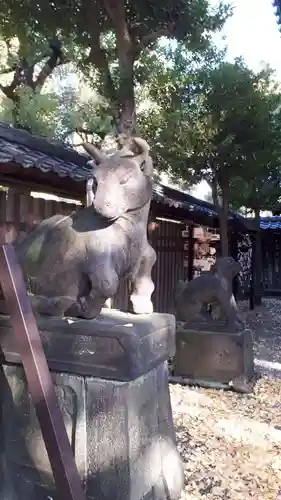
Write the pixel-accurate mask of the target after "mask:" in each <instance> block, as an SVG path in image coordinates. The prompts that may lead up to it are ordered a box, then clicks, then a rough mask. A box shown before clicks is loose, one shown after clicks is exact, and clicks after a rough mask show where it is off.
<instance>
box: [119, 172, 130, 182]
mask: <svg viewBox="0 0 281 500" xmlns="http://www.w3.org/2000/svg"><path fill="white" fill-rule="evenodd" d="M130 177H131V172H127V173H126V174H125V175H123V177H122V178H121V179H120V184H126V182H128V180H129V179H130Z"/></svg>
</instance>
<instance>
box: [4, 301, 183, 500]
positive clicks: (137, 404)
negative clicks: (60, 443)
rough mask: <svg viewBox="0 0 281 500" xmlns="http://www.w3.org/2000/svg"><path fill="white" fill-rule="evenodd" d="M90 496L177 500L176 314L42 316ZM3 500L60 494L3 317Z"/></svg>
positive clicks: (67, 421)
mask: <svg viewBox="0 0 281 500" xmlns="http://www.w3.org/2000/svg"><path fill="white" fill-rule="evenodd" d="M37 321H38V328H39V330H40V332H41V337H42V340H43V345H44V350H45V353H46V356H47V360H48V364H49V367H50V370H51V372H52V376H53V380H54V384H55V389H56V392H57V396H58V400H59V405H60V407H61V409H62V413H63V418H64V421H65V424H66V429H67V432H68V436H69V439H70V442H71V445H72V449H73V453H74V456H75V460H76V463H77V467H78V471H79V474H80V476H81V479H82V480H83V481H84V484H85V490H86V492H87V498H88V499H89V500H112V499H114V500H168V499H169V500H177V499H178V498H179V497H180V494H181V489H182V486H183V469H182V464H181V460H180V457H179V454H178V451H177V449H176V444H175V432H174V428H173V420H172V411H171V403H170V394H169V386H168V371H167V359H168V357H171V356H173V355H174V351H175V349H174V347H175V340H174V339H175V337H174V334H175V318H174V316H172V315H168V314H151V315H145V316H135V315H131V314H125V313H120V312H117V311H112V310H108V311H106V310H104V311H103V312H102V314H101V316H100V317H98V318H97V319H95V320H90V321H86V320H78V319H73V320H69V321H68V320H66V319H65V320H62V319H58V318H43V317H41V318H38V319H37ZM0 338H1V348H2V356H1V361H2V373H1V390H0V395H1V407H2V419H1V426H0V432H1V441H0V443H1V461H0V498H1V499H3V500H6V499H7V500H8V499H9V500H43V499H44V500H46V499H47V498H48V499H52V500H59V499H58V497H57V495H56V491H55V487H54V481H53V475H52V472H51V468H50V464H49V460H48V457H47V454H46V450H45V446H44V442H43V440H42V436H41V431H40V429H39V426H38V422H37V418H36V415H35V411H34V408H33V406H32V404H31V401H30V397H29V395H28V391H27V386H26V381H25V376H24V373H23V369H22V367H21V364H20V359H19V355H18V353H17V349H16V346H15V343H14V338H13V332H12V330H11V327H10V323H9V318H8V317H7V316H0Z"/></svg>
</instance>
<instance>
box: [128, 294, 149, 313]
mask: <svg viewBox="0 0 281 500" xmlns="http://www.w3.org/2000/svg"><path fill="white" fill-rule="evenodd" d="M131 302H132V306H133V311H134V313H135V314H151V313H153V304H152V302H151V300H150V299H148V298H147V297H145V296H142V295H131Z"/></svg>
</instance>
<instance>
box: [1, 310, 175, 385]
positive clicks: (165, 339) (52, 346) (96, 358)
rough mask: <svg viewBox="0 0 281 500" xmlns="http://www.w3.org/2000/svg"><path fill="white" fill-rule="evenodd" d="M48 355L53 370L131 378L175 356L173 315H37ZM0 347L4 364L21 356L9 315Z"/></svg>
mask: <svg viewBox="0 0 281 500" xmlns="http://www.w3.org/2000/svg"><path fill="white" fill-rule="evenodd" d="M37 325H38V329H39V331H40V333H41V338H42V341H43V346H44V350H45V354H46V356H47V358H48V363H49V366H50V368H51V369H52V370H55V371H56V370H59V371H64V372H67V373H75V374H77V373H78V374H79V375H91V376H95V377H103V378H109V379H117V380H132V379H133V378H136V377H138V376H140V375H142V374H143V373H146V372H148V371H149V370H151V368H152V367H154V366H155V364H156V363H160V362H163V361H165V360H166V359H167V357H168V356H169V357H171V356H173V355H174V352H175V334H174V332H175V318H174V316H172V315H171V314H157V313H154V314H148V315H146V314H144V315H135V314H129V313H122V312H120V311H115V310H112V309H104V310H103V311H102V314H101V315H100V316H98V317H97V318H95V319H93V320H83V319H82V320H81V319H75V318H73V319H67V318H66V319H61V318H48V317H44V316H38V318H37ZM0 338H1V349H2V352H3V353H4V356H5V359H6V361H9V362H19V361H20V358H19V355H18V353H17V348H16V345H15V341H14V336H13V335H12V332H11V330H10V321H9V318H8V316H0Z"/></svg>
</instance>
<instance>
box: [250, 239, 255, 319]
mask: <svg viewBox="0 0 281 500" xmlns="http://www.w3.org/2000/svg"><path fill="white" fill-rule="evenodd" d="M251 243H252V257H251V277H250V296H249V308H250V310H251V311H252V310H253V309H254V308H255V262H256V241H255V237H254V236H253V235H251Z"/></svg>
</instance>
